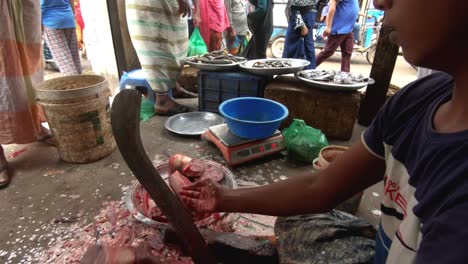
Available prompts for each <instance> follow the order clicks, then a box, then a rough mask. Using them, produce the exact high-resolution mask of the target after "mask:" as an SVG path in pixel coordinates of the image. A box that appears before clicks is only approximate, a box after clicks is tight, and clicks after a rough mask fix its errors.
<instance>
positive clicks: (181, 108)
mask: <svg viewBox="0 0 468 264" xmlns="http://www.w3.org/2000/svg"><path fill="white" fill-rule="evenodd" d="M192 111H193V110H192V108H190V107H188V106H185V105H177V106H176V107H175V108H172V109H169V110H167V111H160V110H159V111H158V110H156V109H155V110H154V113H155V114H156V115H158V116H173V115H177V114H181V113H187V112H192Z"/></svg>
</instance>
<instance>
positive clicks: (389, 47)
mask: <svg viewBox="0 0 468 264" xmlns="http://www.w3.org/2000/svg"><path fill="white" fill-rule="evenodd" d="M390 32H391V30H390V29H385V28H382V29H381V30H380V37H379V42H378V43H377V50H376V52H375V59H374V63H373V64H372V69H371V74H370V77H371V78H373V79H374V80H375V83H374V84H372V85H369V86H367V89H366V95H365V96H364V99H363V100H362V102H361V107H360V108H359V115H358V123H359V124H360V125H363V126H368V125H369V124H370V123H371V122H372V120H373V119H374V117H375V115H376V114H377V113H378V111H379V110H380V108H381V107H382V105H383V104H384V103H385V98H386V96H387V91H388V87H389V85H390V81H391V79H392V75H393V69H394V68H395V62H396V59H397V56H398V49H399V47H398V45H395V44H393V43H391V42H390V40H389V38H388V36H389V34H390Z"/></svg>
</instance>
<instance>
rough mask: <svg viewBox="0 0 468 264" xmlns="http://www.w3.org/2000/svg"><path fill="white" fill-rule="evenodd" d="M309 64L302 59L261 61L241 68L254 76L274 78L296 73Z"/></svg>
mask: <svg viewBox="0 0 468 264" xmlns="http://www.w3.org/2000/svg"><path fill="white" fill-rule="evenodd" d="M309 64H310V62H309V61H307V60H301V59H285V58H284V59H259V60H249V61H246V62H243V63H241V64H240V67H241V68H242V69H244V70H246V71H248V72H251V73H253V74H257V75H267V76H272V75H281V74H289V73H296V72H298V71H300V70H302V69H304V67H307V66H309Z"/></svg>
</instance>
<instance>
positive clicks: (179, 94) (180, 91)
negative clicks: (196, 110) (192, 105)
mask: <svg viewBox="0 0 468 264" xmlns="http://www.w3.org/2000/svg"><path fill="white" fill-rule="evenodd" d="M172 96H174V98H197V97H198V94H196V93H192V92H190V91H188V90H186V89H185V88H183V87H178V88H174V89H172Z"/></svg>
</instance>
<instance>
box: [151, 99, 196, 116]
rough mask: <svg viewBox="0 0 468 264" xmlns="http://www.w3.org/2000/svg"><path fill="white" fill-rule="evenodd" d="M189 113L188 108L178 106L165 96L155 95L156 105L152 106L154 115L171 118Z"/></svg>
mask: <svg viewBox="0 0 468 264" xmlns="http://www.w3.org/2000/svg"><path fill="white" fill-rule="evenodd" d="M191 111H192V109H191V108H190V107H188V106H185V105H181V104H178V103H177V102H176V101H174V100H173V99H172V98H171V97H169V95H167V94H156V104H155V105H154V112H155V113H156V115H160V116H171V115H176V114H180V113H186V112H191Z"/></svg>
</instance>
